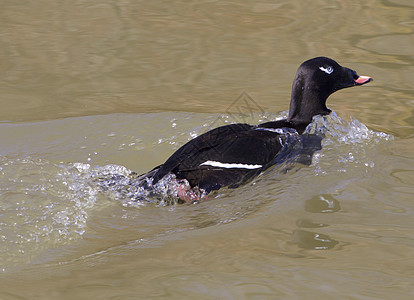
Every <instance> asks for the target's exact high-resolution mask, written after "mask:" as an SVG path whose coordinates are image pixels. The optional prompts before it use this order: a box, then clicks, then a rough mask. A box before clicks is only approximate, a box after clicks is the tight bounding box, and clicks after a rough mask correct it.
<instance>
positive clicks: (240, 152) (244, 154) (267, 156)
mask: <svg viewBox="0 0 414 300" xmlns="http://www.w3.org/2000/svg"><path fill="white" fill-rule="evenodd" d="M284 138H285V137H284V135H281V134H280V133H278V132H276V131H272V130H262V128H258V127H256V126H251V125H247V124H232V125H227V126H223V127H218V128H216V129H213V130H211V131H209V132H207V133H205V134H203V135H200V136H199V137H197V138H195V139H193V140H191V141H189V142H188V143H187V144H185V145H184V146H182V147H181V148H180V149H178V150H177V151H176V152H175V153H174V154H173V155H172V156H171V157H170V158H169V159H168V160H167V161H166V162H165V163H164V164H163V165H161V166H160V167H159V169H158V170H156V172H155V174H154V175H153V183H156V182H157V181H158V180H160V179H161V178H162V177H163V176H165V175H166V174H168V173H169V172H172V173H174V174H176V175H177V177H179V178H185V179H187V180H188V181H189V182H190V184H191V185H192V186H196V185H199V184H200V183H203V182H204V183H205V184H207V183H208V184H210V183H211V182H214V181H216V182H217V184H218V185H219V186H224V185H230V184H232V183H233V181H234V182H236V181H240V179H241V178H242V177H243V176H244V175H246V174H258V173H260V172H261V171H262V170H263V169H265V168H268V167H269V166H270V165H271V164H272V161H273V160H274V158H275V157H276V156H277V154H278V153H279V151H280V150H281V148H282V146H283V143H284ZM224 177H225V178H224ZM200 187H201V186H200ZM218 188H219V187H218ZM214 189H216V188H214Z"/></svg>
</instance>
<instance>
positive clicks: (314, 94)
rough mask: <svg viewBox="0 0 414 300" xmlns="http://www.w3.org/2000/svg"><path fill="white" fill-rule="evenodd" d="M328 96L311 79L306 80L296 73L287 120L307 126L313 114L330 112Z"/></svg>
mask: <svg viewBox="0 0 414 300" xmlns="http://www.w3.org/2000/svg"><path fill="white" fill-rule="evenodd" d="M328 96H329V94H326V93H324V92H321V89H318V87H317V85H316V84H313V82H312V81H311V80H309V81H308V80H305V78H304V76H302V75H301V74H296V78H295V80H294V82H293V86H292V98H291V100H290V107H289V116H288V118H287V120H288V121H289V122H291V123H293V124H298V125H302V126H305V127H306V126H307V125H308V124H310V123H311V122H312V118H313V116H316V115H327V114H329V113H330V112H331V110H330V109H329V108H327V107H326V99H327V98H328Z"/></svg>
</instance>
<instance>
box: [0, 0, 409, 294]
mask: <svg viewBox="0 0 414 300" xmlns="http://www.w3.org/2000/svg"><path fill="white" fill-rule="evenodd" d="M0 7H1V10H0V70H1V76H0V102H1V104H2V109H1V110H0V121H1V123H0V141H1V143H0V241H1V243H0V268H1V269H2V272H1V274H0V298H1V299H84V298H87V297H94V298H99V299H137V298H149V297H153V298H177V299H179V298H180V299H181V298H188V299H195V298H197V299H215V298H224V299H251V298H260V299H262V298H265V299H275V298H282V299H298V298H299V299H311V298H342V299H344V298H346V299H378V298H382V299H411V298H412V297H413V296H414V288H413V284H414V271H413V270H414V259H413V253H414V233H413V229H414V201H413V195H414V185H413V182H414V154H413V146H414V92H413V88H414V84H413V82H414V55H413V49H414V33H413V32H414V5H413V3H411V1H408V0H406V1H404V0H399V1H365V2H361V1H338V2H336V1H331V2H329V3H327V2H325V1H312V2H311V3H306V5H305V4H304V2H303V1H297V0H295V1H274V2H270V1H260V2H248V1H238V2H233V1H219V2H216V1H204V2H199V1H186V2H184V1H170V2H164V1H147V2H143V3H139V2H135V1H76V2H75V1H73V2H69V1H66V2H55V1H44V2H42V3H38V2H36V3H35V2H27V3H23V2H19V1H17V2H16V1H3V2H2V3H0ZM321 55H324V56H329V57H332V58H334V59H335V60H337V61H338V62H339V63H341V64H342V65H344V66H348V67H351V68H353V69H355V70H357V71H358V73H359V74H361V75H370V76H372V77H374V80H375V81H374V82H373V83H370V84H368V85H366V86H363V87H356V88H352V89H347V90H343V91H340V92H338V93H336V94H335V95H333V96H332V97H331V98H330V99H329V100H328V106H329V107H330V108H332V109H333V110H334V111H335V112H336V113H337V115H338V116H335V115H334V116H331V117H329V118H328V119H326V120H322V119H320V120H318V121H317V122H316V123H314V124H313V127H314V128H316V129H318V130H327V138H326V139H325V140H324V147H323V149H322V151H320V152H319V153H317V155H316V156H315V159H314V163H313V164H312V165H311V166H296V167H295V168H293V169H289V171H288V172H286V170H285V169H283V166H282V167H281V168H276V169H273V170H271V172H268V173H267V174H265V175H263V176H261V177H260V178H259V179H258V180H257V181H255V182H253V183H251V184H249V185H246V186H244V187H241V188H240V189H237V190H232V191H223V192H222V193H220V194H219V196H218V197H217V198H216V199H214V200H211V201H206V202H203V203H200V204H197V205H170V206H162V205H157V204H154V203H153V204H147V205H139V204H137V203H135V202H131V201H129V200H130V199H128V198H122V197H119V194H116V193H114V192H111V191H109V192H108V191H106V192H103V191H102V190H101V189H99V187H98V186H97V185H96V184H95V183H94V181H93V180H91V178H92V179H93V176H100V175H102V174H104V173H105V172H106V173H108V172H109V173H112V174H127V173H128V172H129V170H132V171H136V172H138V173H141V172H145V171H147V170H149V169H151V168H152V167H154V166H156V165H158V164H160V163H162V162H164V161H165V159H166V158H167V157H168V156H169V155H170V154H171V153H172V152H173V151H174V150H176V149H178V147H179V146H180V145H182V144H183V143H185V142H186V141H188V140H189V139H191V138H192V137H194V136H196V135H198V134H201V133H203V132H205V131H206V130H208V129H210V128H211V127H215V126H219V125H222V124H224V123H226V122H234V121H245V122H249V123H257V122H260V121H263V120H268V119H274V118H276V117H278V116H280V115H281V112H282V111H285V110H287V109H288V104H289V99H290V89H291V82H292V80H293V77H294V73H295V71H296V68H297V67H298V65H299V64H300V63H301V62H302V61H304V60H306V59H308V58H311V57H314V56H321ZM249 97H251V98H249ZM240 112H241V113H243V114H240Z"/></svg>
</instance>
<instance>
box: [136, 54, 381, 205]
mask: <svg viewBox="0 0 414 300" xmlns="http://www.w3.org/2000/svg"><path fill="white" fill-rule="evenodd" d="M372 80H373V79H372V77H370V76H359V75H358V74H357V72H356V71H354V70H352V69H349V68H347V67H343V66H341V65H340V64H338V63H337V62H336V61H335V60H333V59H331V58H328V57H315V58H312V59H309V60H306V61H305V62H303V63H302V64H301V65H300V66H299V68H298V69H297V72H296V75H295V77H294V80H293V84H292V93H291V99H290V106H289V113H288V116H287V118H286V119H282V120H276V121H270V122H265V123H262V124H257V125H250V124H245V123H236V124H230V125H225V126H220V127H217V128H214V129H212V130H210V131H207V132H205V133H203V134H201V135H199V136H198V137H196V138H194V139H192V140H190V141H189V142H187V143H186V144H184V145H183V146H181V147H180V148H179V149H178V150H177V151H176V152H175V153H173V154H172V155H171V156H170V157H169V158H168V159H167V160H166V161H165V162H164V163H163V164H161V165H159V166H157V167H155V168H154V169H152V170H151V171H149V172H147V173H146V174H144V175H143V176H144V177H145V178H147V181H148V179H149V182H150V183H151V184H152V185H156V184H157V183H158V182H159V181H160V180H162V179H163V178H164V177H166V176H167V175H174V176H173V177H174V178H175V180H176V181H177V182H179V183H180V184H179V185H178V186H179V189H178V192H177V196H178V197H179V198H180V199H181V200H182V201H184V202H198V201H200V200H202V199H203V198H206V195H208V194H210V193H211V192H213V191H217V190H219V189H222V188H225V187H227V188H237V187H239V186H240V185H242V184H246V183H247V182H249V181H251V180H252V179H253V178H255V177H257V176H259V175H260V174H262V173H263V172H265V171H266V170H269V169H270V168H271V167H272V166H274V165H277V164H281V163H283V162H284V161H286V160H288V159H292V157H295V156H300V155H298V153H297V151H296V152H295V148H296V149H297V147H296V146H295V144H298V143H301V144H302V145H305V147H302V150H303V151H302V152H301V154H304V153H305V154H307V156H308V157H310V161H309V160H308V161H307V164H310V162H311V159H312V154H313V153H314V152H315V151H317V150H320V149H321V139H322V138H321V137H316V136H311V135H308V134H306V133H305V134H304V132H305V129H306V127H307V126H308V125H309V124H310V123H311V122H312V119H313V118H314V117H315V116H317V115H328V114H330V113H331V110H330V109H329V108H327V106H326V101H327V99H328V97H329V96H330V95H331V94H333V93H334V92H336V91H339V90H341V89H344V88H348V87H353V86H361V85H364V84H366V83H368V82H370V81H372ZM306 145H307V146H306ZM306 149H307V150H306ZM302 157H303V155H302ZM298 161H299V162H300V160H298Z"/></svg>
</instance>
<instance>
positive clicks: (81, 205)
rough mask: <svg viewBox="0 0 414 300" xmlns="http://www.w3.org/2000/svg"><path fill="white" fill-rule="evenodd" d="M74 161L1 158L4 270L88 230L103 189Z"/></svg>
mask: <svg viewBox="0 0 414 300" xmlns="http://www.w3.org/2000/svg"><path fill="white" fill-rule="evenodd" d="M77 173H78V172H74V170H73V167H71V166H70V165H63V164H61V165H59V164H53V163H51V162H48V161H45V160H40V159H30V158H24V159H7V158H5V157H1V159H0V201H1V202H0V204H1V205H0V216H1V220H0V239H1V241H2V242H1V244H0V252H1V255H0V259H1V261H0V268H5V266H12V265H14V264H19V263H22V262H26V263H28V262H30V261H31V260H32V259H33V258H34V257H35V256H36V255H37V254H38V253H40V252H41V251H42V250H44V249H47V248H51V247H55V246H58V245H64V244H66V243H70V242H72V241H73V240H76V239H78V238H79V237H81V236H82V235H83V234H84V233H85V231H86V227H87V225H86V223H87V219H88V216H89V212H90V210H91V209H92V208H94V207H95V206H96V204H97V199H98V190H97V189H96V188H94V187H92V186H91V185H89V184H88V183H87V182H85V181H83V180H82V179H81V178H80V177H79V176H78V175H77Z"/></svg>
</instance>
